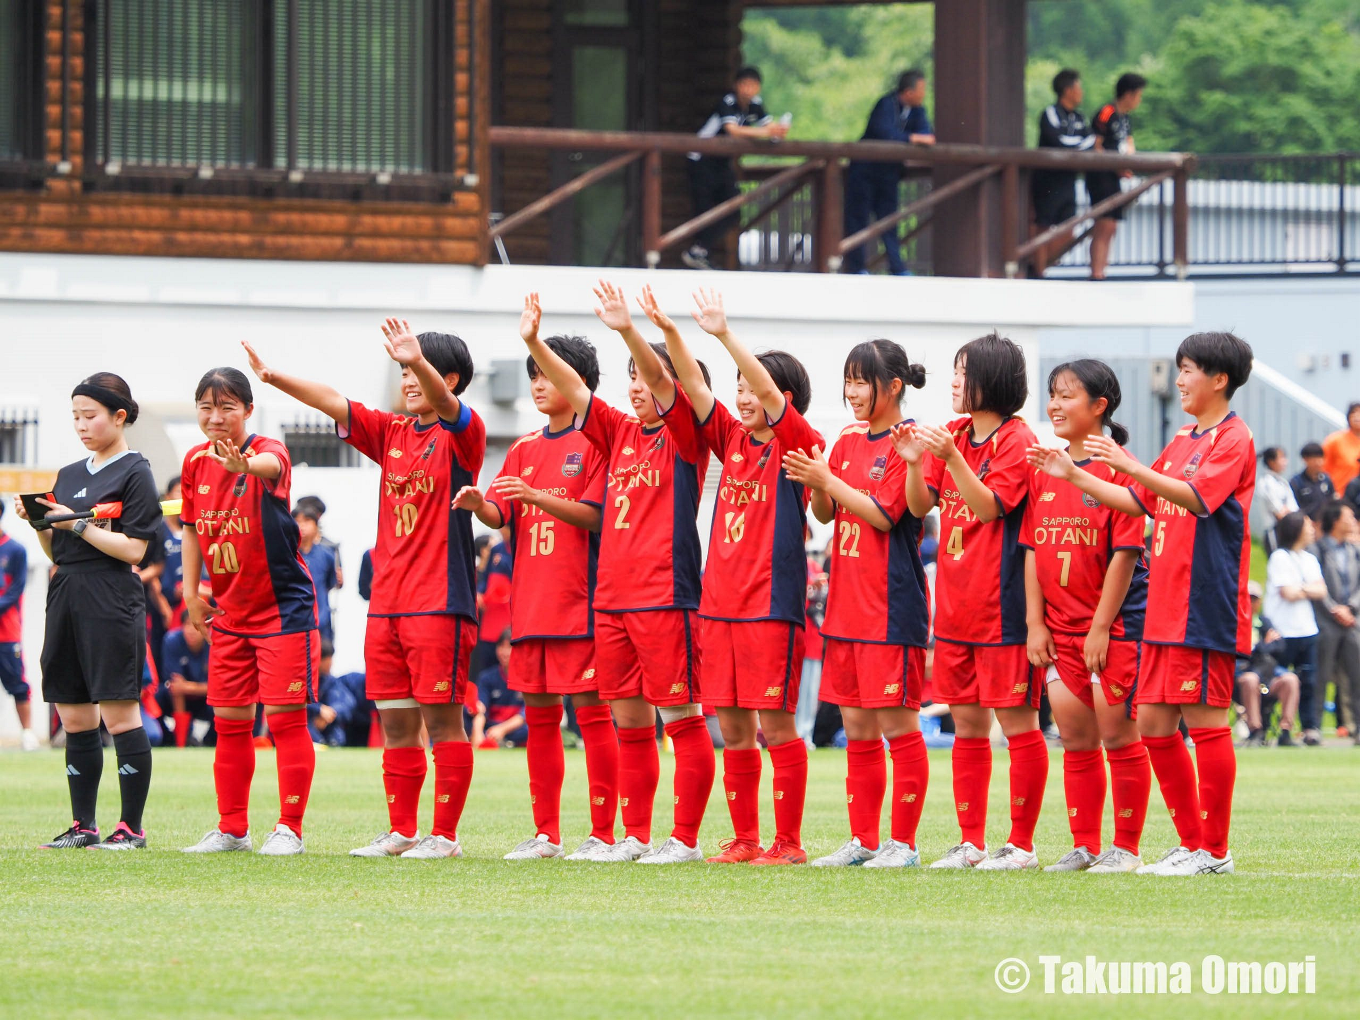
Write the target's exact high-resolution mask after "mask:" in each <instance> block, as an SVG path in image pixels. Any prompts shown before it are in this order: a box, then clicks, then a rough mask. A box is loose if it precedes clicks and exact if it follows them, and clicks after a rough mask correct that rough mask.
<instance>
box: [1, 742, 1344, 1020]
mask: <svg viewBox="0 0 1360 1020" xmlns="http://www.w3.org/2000/svg"><path fill="white" fill-rule="evenodd" d="M996 760H997V764H998V766H1001V767H998V768H997V769H996V772H995V780H996V781H995V782H994V784H993V787H992V793H991V796H992V805H993V807H992V817H993V820H994V825H993V826H992V829H991V837H992V838H993V839H1004V835H1005V833H1004V828H1003V819H1004V815H1005V804H1006V797H1005V788H1004V785H1003V784H1004V781H1005V775H1006V770H1005V768H1004V764H1005V760H1006V759H1005V753H1004V751H1003V752H1000V753H998V755H997V759H996ZM273 764H274V763H273V756H272V754H270V753H267V752H265V753H261V754H260V762H259V769H258V771H257V773H256V782H255V791H254V794H255V798H254V804H255V810H254V825H255V830H256V832H257V833H258V834H260V835H263V833H264V831H266V830H267V829H268V827H269V826H270V825H271V824H272V822H273V819H274V815H273V810H274V808H273V805H274V803H275V791H274V785H273V784H274V769H273ZM844 766H845V759H844V755H843V753H842V752H837V751H817V752H815V753H814V754H813V756H812V774H811V780H810V783H809V789H808V812H807V824H806V827H805V829H804V838H805V842H806V843H807V846H808V848H809V849H810V850H812V851H815V852H827V851H829V850H831V849H833V848H834V847H835V846H837V845H839V844H840V842H841V840H842V839H843V838H844V836H845V827H846V822H845V810H844V787H843V776H844ZM669 767H670V762H669V760H668V756H666V755H663V776H662V784H663V787H664V788H666V789H668V788H669ZM768 767H769V766H768V764H767V766H766V768H767V770H768ZM931 767H932V787H931V792H930V795H929V798H928V801H927V804H926V812H925V819H924V823H923V829H922V832H921V835H920V840H921V847H922V850H923V856H924V857H926V858H927V859H933V858H934V857H935V856H938V854H939V853H940V852H941V851H943V850H944V849H946V848H947V847H948V846H949V845H950V844H951V843H952V842H953V840H954V838H955V833H956V831H957V830H956V829H955V828H954V825H953V819H952V812H951V811H950V810H949V805H950V798H949V794H948V783H949V756H948V754H947V753H943V754H942V753H938V752H937V753H933V754H932V758H931ZM476 770H477V771H476V778H475V780H474V783H473V788H472V794H471V796H470V798H469V801H468V806H467V811H466V813H465V815H464V825H463V831H462V833H461V835H462V839H463V843H464V846H465V848H466V851H467V856H466V857H465V858H464V859H462V860H456V861H440V862H414V861H399V860H380V861H373V860H359V859H351V858H349V857H347V856H346V851H347V850H349V849H350V848H351V847H353V846H356V845H359V844H360V843H363V842H366V841H367V840H368V839H369V838H370V837H371V836H372V835H373V834H374V833H375V832H377V831H379V830H380V829H381V828H382V826H383V822H384V821H385V817H386V816H385V812H384V808H383V803H382V790H381V780H380V776H379V765H378V756H377V754H376V753H375V752H369V751H328V752H326V753H324V754H321V755H319V759H318V768H317V778H316V787H315V789H314V791H313V794H312V801H311V806H310V809H309V812H308V819H307V832H306V838H307V847H308V853H307V855H306V856H305V857H303V858H296V859H281V860H268V859H264V858H260V857H257V856H253V855H245V854H232V855H224V856H220V857H207V858H195V857H186V856H183V855H181V854H179V853H177V852H176V850H177V848H179V847H181V846H185V845H188V844H189V843H191V842H193V841H195V840H196V839H197V838H198V837H199V836H200V835H202V833H203V832H204V831H206V830H207V829H209V828H210V827H211V826H212V824H213V822H214V821H215V815H214V813H213V803H214V802H213V793H212V769H211V752H207V751H179V752H176V751H169V752H165V753H159V754H158V756H157V758H156V773H155V780H154V784H153V787H152V800H151V805H150V809H149V812H148V819H147V825H148V831H149V835H150V838H151V841H152V847H151V849H149V850H148V851H146V852H139V853H125V854H103V853H93V852H88V851H67V852H58V851H38V850H34V849H30V848H31V847H33V846H34V845H35V844H36V843H38V842H39V841H41V840H42V839H46V838H48V837H51V836H52V835H54V834H55V833H57V832H58V831H60V830H61V829H63V828H64V827H65V826H66V824H67V821H66V810H67V808H66V784H65V777H64V775H63V773H62V767H61V757H60V755H59V754H58V753H55V752H44V753H40V754H28V755H21V754H19V753H6V754H3V755H0V833H3V836H0V840H2V841H3V849H0V873H2V874H3V881H0V916H2V917H3V918H4V921H5V927H6V930H5V933H4V936H3V939H2V940H0V941H2V942H3V947H4V959H5V961H6V964H7V968H8V973H9V976H8V977H7V978H6V980H4V981H3V982H0V1016H3V1017H31V1016H43V1015H48V1014H49V1013H53V1012H56V1013H59V1014H61V1015H66V1016H96V1015H106V1014H108V1013H110V1011H113V1012H115V1013H117V1014H120V1015H132V1016H156V1017H159V1016H166V1017H186V1016H192V1017H243V1016H271V1017H273V1016H278V1017H283V1018H289V1020H291V1018H295V1017H311V1016H316V1017H385V1016H397V1017H402V1016H430V1017H433V1016H443V1017H452V1016H476V1017H488V1016H489V1017H495V1016H506V1017H509V1016H515V1017H520V1016H535V1017H541V1018H554V1020H555V1018H558V1017H578V1016H580V1017H586V1016H604V1015H607V1014H608V1015H615V1016H619V1015H626V1016H630V1017H681V1016H683V1017H697V1016H733V1017H748V1016H770V1017H774V1016H779V1017H801V1016H843V1017H866V1016H871V1015H879V1016H901V1015H906V1016H923V1015H924V1016H929V1015H932V1014H933V1015H935V1016H940V1017H964V1016H981V1015H986V1016H1006V1017H1010V1016H1016V1017H1044V1018H1046V1020H1047V1018H1053V1017H1068V1016H1070V1017H1081V1018H1083V1020H1087V1018H1090V1017H1092V1016H1104V1015H1112V1014H1114V1013H1115V1012H1116V1011H1118V1012H1119V1014H1120V1015H1124V1014H1125V1013H1126V1012H1128V1011H1130V1010H1132V1011H1134V1012H1135V1014H1136V1015H1144V1016H1170V1015H1175V1016H1177V1017H1187V1016H1230V1015H1237V1014H1246V1013H1250V1014H1251V1015H1252V1016H1263V1015H1275V1014H1284V1013H1293V1014H1295V1015H1304V1014H1306V1015H1308V1016H1310V1017H1312V1016H1338V1017H1340V1016H1347V1017H1350V1016H1354V1015H1355V1008H1356V1007H1355V1002H1356V999H1357V996H1360V971H1358V970H1357V969H1356V968H1355V951H1356V946H1357V945H1360V921H1357V915H1358V914H1360V883H1358V882H1357V868H1356V864H1355V861H1356V855H1355V836H1356V833H1357V831H1360V827H1358V826H1357V823H1358V822H1360V782H1357V778H1358V777H1360V751H1357V750H1355V749H1354V748H1349V747H1346V748H1334V749H1333V748H1328V749H1321V750H1305V749H1298V750H1293V751H1283V750H1273V749H1266V750H1260V751H1252V752H1246V753H1243V754H1242V755H1241V756H1240V771H1239V782H1238V788H1237V799H1236V810H1235V812H1234V816H1235V817H1234V826H1233V833H1234V835H1233V841H1232V844H1233V851H1234V854H1235V856H1236V859H1237V867H1238V873H1237V874H1236V875H1235V876H1232V877H1223V878H1212V879H1209V878H1204V879H1153V878H1147V877H1139V876H1132V875H1129V876H1108V877H1097V876H1088V875H1081V874H1077V875H1045V874H1035V873H1024V874H994V875H988V874H979V873H941V872H934V873H932V872H926V871H917V872H896V871H894V872H874V871H865V870H864V869H850V870H844V871H841V870H836V871H824V870H814V869H811V868H767V869H752V868H746V867H743V866H730V867H719V866H714V865H703V864H694V865H682V866H673V867H668V868H644V867H638V866H627V865H598V864H571V863H567V862H564V861H561V860H553V861H544V862H534V863H518V864H511V863H506V862H503V861H501V860H500V856H501V854H502V853H503V852H504V851H505V850H507V849H509V847H510V846H512V845H513V844H514V843H515V842H517V841H518V840H519V839H521V838H523V837H524V836H526V835H528V834H530V824H531V823H530V820H529V813H528V804H527V794H526V783H525V771H524V756H523V754H522V753H520V752H514V751H498V752H489V753H480V754H479V755H478V757H477V765H476ZM567 771H568V789H567V790H566V793H565V797H564V822H565V824H566V828H567V835H566V838H567V840H568V841H569V842H572V841H576V840H579V839H580V838H582V837H583V836H584V835H585V833H586V831H587V828H588V826H587V823H586V807H585V786H584V779H583V774H584V768H583V760H582V757H581V755H580V754H579V753H572V752H569V753H568V757H567ZM766 776H767V778H766V786H767V787H768V772H767V774H766ZM428 789H429V788H428V787H427V793H428ZM103 792H104V800H103V802H102V806H103V815H102V820H103V822H104V824H105V825H106V826H107V825H108V824H109V822H110V821H111V820H113V819H115V818H116V815H115V810H116V804H117V786H116V776H115V774H114V765H113V759H112V757H111V756H110V758H109V760H108V764H107V766H106V768H105V773H104V787H103ZM766 794H767V798H768V789H767V790H766ZM668 801H669V797H667V796H665V795H664V794H663V795H662V796H659V797H658V798H657V802H658V816H657V831H658V832H661V833H662V834H664V831H665V829H666V827H667V826H666V823H665V821H664V820H663V819H664V816H666V815H667V814H668V810H669V808H668ZM428 811H429V807H428V804H427V805H426V806H425V809H424V811H423V813H422V823H423V824H428ZM763 817H765V818H766V819H768V818H769V804H768V803H767V804H766V805H765V809H764V815H763ZM729 824H730V823H729V821H728V818H727V813H726V811H725V810H724V805H723V801H722V799H721V782H719V783H718V790H717V791H716V792H715V795H714V798H713V801H712V803H711V806H710V810H709V815H708V820H707V822H706V824H705V830H704V839H703V842H704V846H705V848H706V849H712V848H715V847H716V845H717V842H718V840H719V839H720V838H722V837H724V836H725V835H727V834H729V833H730V828H729ZM1109 831H1110V822H1109V820H1108V819H1107V822H1106V834H1107V837H1108V833H1109ZM1066 834H1067V831H1066V825H1065V814H1064V810H1063V799H1062V770H1061V762H1060V758H1059V755H1057V754H1054V755H1053V768H1052V770H1051V773H1050V784H1049V789H1048V796H1047V801H1046V809H1045V813H1044V816H1043V819H1042V821H1041V823H1040V830H1039V852H1040V857H1041V860H1042V861H1043V862H1044V863H1048V862H1051V861H1052V860H1054V859H1055V858H1056V857H1057V856H1058V855H1059V854H1061V853H1062V852H1064V851H1065V850H1066V849H1067V847H1068V845H1069V844H1068V843H1067V842H1066ZM1173 842H1174V838H1173V833H1172V828H1171V825H1170V822H1169V820H1168V819H1167V817H1166V813H1165V810H1164V808H1163V807H1162V803H1161V798H1160V795H1159V794H1158V793H1157V792H1156V789H1155V786H1154V791H1153V804H1152V806H1151V810H1150V812H1149V824H1148V831H1147V836H1146V840H1145V844H1144V852H1145V854H1147V855H1151V856H1155V855H1159V854H1160V853H1161V851H1162V850H1164V849H1165V848H1166V847H1167V846H1170V845H1171V844H1172V843H1173ZM1209 953H1216V954H1219V955H1221V956H1222V957H1224V958H1225V959H1228V960H1247V961H1261V962H1263V963H1264V962H1268V961H1291V960H1300V961H1301V960H1303V959H1304V958H1305V956H1308V955H1312V956H1314V957H1315V958H1316V974H1317V979H1316V980H1317V985H1316V988H1317V990H1316V994H1314V995H1309V996H1303V995H1301V996H1289V995H1274V996H1272V995H1253V996H1249V997H1248V996H1241V995H1228V994H1221V995H1217V996H1214V995H1209V994H1206V993H1204V992H1203V991H1201V990H1199V989H1200V961H1201V958H1202V957H1203V956H1204V955H1205V954H1209ZM1042 954H1058V955H1060V956H1062V957H1063V959H1064V960H1070V959H1080V958H1083V957H1084V956H1086V955H1087V954H1092V955H1094V956H1096V957H1098V958H1099V959H1101V960H1151V961H1166V962H1168V963H1171V962H1175V961H1179V960H1185V961H1187V962H1189V963H1190V964H1191V969H1192V971H1193V975H1194V987H1195V989H1196V991H1195V993H1194V994H1193V995H1189V996H1184V995H1182V996H1174V995H1166V996H1160V997H1145V996H1139V997H1136V999H1135V1000H1134V1001H1132V1002H1128V1001H1123V999H1124V997H1122V996H1120V997H1118V998H1115V997H1113V996H1100V995H1062V994H1057V995H1050V994H1044V993H1043V990H1042V984H1043V982H1042V971H1041V969H1040V965H1039V960H1038V958H1039V956H1040V955H1042ZM1007 957H1018V958H1020V959H1022V960H1024V961H1025V962H1026V963H1027V964H1028V965H1029V967H1030V968H1031V970H1032V971H1033V974H1034V979H1033V981H1032V982H1031V984H1030V985H1029V987H1028V988H1027V989H1025V990H1024V991H1023V992H1021V993H1019V994H1013V995H1007V994H1003V993H1002V992H1000V991H999V990H998V989H997V987H996V983H995V979H994V970H995V968H996V966H997V964H998V963H999V962H1000V961H1001V960H1003V959H1005V958H1007Z"/></svg>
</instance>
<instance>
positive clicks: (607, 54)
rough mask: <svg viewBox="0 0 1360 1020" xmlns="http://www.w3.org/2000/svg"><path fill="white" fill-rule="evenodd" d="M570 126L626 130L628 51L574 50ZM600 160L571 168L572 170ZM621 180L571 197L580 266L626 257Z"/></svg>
mask: <svg viewBox="0 0 1360 1020" xmlns="http://www.w3.org/2000/svg"><path fill="white" fill-rule="evenodd" d="M571 66H572V93H571V96H572V126H573V127H577V128H586V129H589V130H593V131H620V130H625V129H627V127H628V51H627V50H625V49H624V48H622V47H619V46H574V47H572V56H571ZM599 162H600V159H599V158H598V157H593V158H587V159H584V160H582V161H581V162H580V163H578V164H576V167H577V170H578V171H584V170H588V169H589V168H590V167H592V166H595V165H597V164H598V163H599ZM626 181H627V177H626V175H625V174H624V173H619V174H616V175H614V176H612V177H608V178H606V179H605V180H603V181H600V182H599V183H598V184H595V185H592V186H591V187H589V188H587V189H586V190H585V191H583V192H581V193H580V194H579V195H577V196H576V199H575V201H574V202H573V204H572V220H573V227H574V232H573V236H574V238H575V249H576V251H575V262H576V264H577V265H581V266H603V265H622V264H623V262H624V260H625V258H626V257H627V254H628V253H627V249H626V245H625V244H624V234H623V232H622V224H623V219H624V215H625V210H626V205H627V186H626Z"/></svg>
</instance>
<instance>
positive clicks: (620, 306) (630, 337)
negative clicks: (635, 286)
mask: <svg viewBox="0 0 1360 1020" xmlns="http://www.w3.org/2000/svg"><path fill="white" fill-rule="evenodd" d="M594 290H595V297H596V299H597V300H598V301H599V302H600V303H599V305H597V306H596V308H595V314H596V315H598V316H599V317H600V321H601V322H603V323H604V324H605V325H606V326H608V327H609V328H610V329H612V330H613V331H614V332H615V333H617V334H618V335H619V336H621V337H623V342H624V343H625V344H627V345H628V353H629V354H630V355H631V356H632V358H633V367H634V368H635V369H636V370H637V373H638V375H640V376H641V377H642V381H643V382H644V383H645V384H646V386H647V389H649V390H650V391H651V393H652V397H653V398H654V399H655V400H656V402H657V404H658V405H659V406H661V407H662V408H665V409H666V410H669V409H670V408H671V406H672V405H674V403H675V380H674V379H672V378H671V377H670V375H669V373H667V371H666V366H665V365H664V364H662V363H661V358H660V357H658V356H657V353H656V351H654V350H652V349H651V347H649V346H648V344H647V341H646V340H644V339H643V338H642V334H641V333H639V332H638V331H637V329H636V328H635V327H634V326H633V317H632V316H631V315H630V314H629V313H628V300H627V299H626V298H625V297H624V296H623V291H622V290H621V289H620V288H618V287H615V286H614V285H613V284H612V283H607V282H605V281H604V280H601V281H600V284H599V286H598V287H595V288H594ZM644 290H645V288H644ZM638 303H639V304H642V305H643V310H644V311H645V310H646V305H645V304H643V302H642V300H641V299H639V301H638ZM671 328H672V329H674V328H675V327H674V326H672V327H671ZM677 335H678V334H677ZM667 346H668V347H669V346H670V341H669V340H667ZM671 358H672V360H674V359H675V355H674V354H672V355H671ZM679 367H680V366H679V363H678V362H677V363H676V371H679ZM684 381H685V380H684V378H683V376H682V377H681V380H680V382H681V385H684ZM701 381H702V380H701ZM685 392H686V393H689V394H690V397H691V400H693V397H694V394H693V393H692V392H691V391H690V389H689V387H688V386H685ZM695 407H696V408H697V407H698V404H697V403H695ZM704 416H705V415H700V417H701V418H703V417H704Z"/></svg>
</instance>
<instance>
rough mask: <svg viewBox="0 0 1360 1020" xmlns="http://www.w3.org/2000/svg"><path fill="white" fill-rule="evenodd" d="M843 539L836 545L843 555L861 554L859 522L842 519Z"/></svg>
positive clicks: (854, 555) (841, 531) (856, 555)
mask: <svg viewBox="0 0 1360 1020" xmlns="http://www.w3.org/2000/svg"><path fill="white" fill-rule="evenodd" d="M840 533H841V541H840V545H839V546H837V547H836V550H837V552H839V553H840V554H841V555H842V556H853V557H856V558H858V556H859V524H858V523H856V522H855V521H841V523H840Z"/></svg>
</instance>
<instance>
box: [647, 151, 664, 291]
mask: <svg viewBox="0 0 1360 1020" xmlns="http://www.w3.org/2000/svg"><path fill="white" fill-rule="evenodd" d="M660 238H661V150H660V149H648V150H647V154H646V155H645V156H644V157H643V158H642V254H643V258H644V259H646V262H647V268H648V269H655V268H656V267H657V266H659V265H660V264H661V248H660V244H659V241H660Z"/></svg>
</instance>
